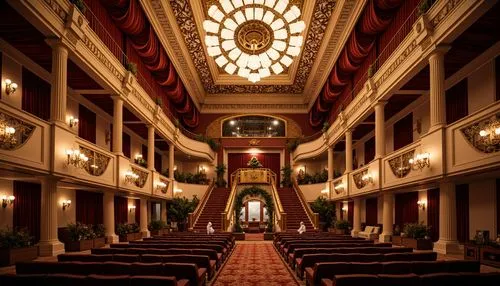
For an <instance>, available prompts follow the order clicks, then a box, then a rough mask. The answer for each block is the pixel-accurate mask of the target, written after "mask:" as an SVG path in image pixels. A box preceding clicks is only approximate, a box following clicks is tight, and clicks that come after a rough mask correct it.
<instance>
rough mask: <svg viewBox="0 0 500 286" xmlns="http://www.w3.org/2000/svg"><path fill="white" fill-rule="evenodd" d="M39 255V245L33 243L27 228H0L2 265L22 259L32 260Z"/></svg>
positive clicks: (0, 260)
mask: <svg viewBox="0 0 500 286" xmlns="http://www.w3.org/2000/svg"><path fill="white" fill-rule="evenodd" d="M37 256H38V247H37V246H34V245H33V237H31V236H30V235H29V233H28V231H27V230H26V229H18V230H14V229H11V228H8V227H7V228H5V229H2V230H0V266H9V265H14V264H16V263H17V262H21V261H31V260H33V259H35V258H37Z"/></svg>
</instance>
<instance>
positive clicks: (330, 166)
mask: <svg viewBox="0 0 500 286" xmlns="http://www.w3.org/2000/svg"><path fill="white" fill-rule="evenodd" d="M331 180H333V147H329V148H328V181H331Z"/></svg>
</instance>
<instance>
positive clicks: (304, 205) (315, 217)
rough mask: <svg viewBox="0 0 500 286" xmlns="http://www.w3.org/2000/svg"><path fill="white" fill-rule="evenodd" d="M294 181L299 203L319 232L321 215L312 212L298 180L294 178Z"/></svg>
mask: <svg viewBox="0 0 500 286" xmlns="http://www.w3.org/2000/svg"><path fill="white" fill-rule="evenodd" d="M292 181H293V188H294V189H295V192H296V193H297V196H298V197H299V201H300V204H301V205H302V208H303V209H304V210H305V211H306V214H307V217H308V218H309V220H310V221H311V223H312V225H313V227H314V229H315V230H317V229H318V228H319V214H318V213H315V212H313V211H312V209H311V207H310V206H309V204H308V203H307V200H306V197H304V194H303V193H302V191H301V190H300V187H299V184H298V183H297V180H296V178H292Z"/></svg>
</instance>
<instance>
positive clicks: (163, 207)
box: [160, 201, 167, 223]
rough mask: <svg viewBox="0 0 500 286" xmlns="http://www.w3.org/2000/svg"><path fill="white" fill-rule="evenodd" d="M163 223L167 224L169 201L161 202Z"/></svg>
mask: <svg viewBox="0 0 500 286" xmlns="http://www.w3.org/2000/svg"><path fill="white" fill-rule="evenodd" d="M160 216H161V221H164V222H165V223H166V222H167V201H161V208H160Z"/></svg>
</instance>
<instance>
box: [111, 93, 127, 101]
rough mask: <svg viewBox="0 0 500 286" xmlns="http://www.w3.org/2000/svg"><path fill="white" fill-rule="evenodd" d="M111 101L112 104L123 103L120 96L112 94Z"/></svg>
mask: <svg viewBox="0 0 500 286" xmlns="http://www.w3.org/2000/svg"><path fill="white" fill-rule="evenodd" d="M111 99H113V102H116V101H124V99H123V96H122V95H121V94H113V95H111Z"/></svg>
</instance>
